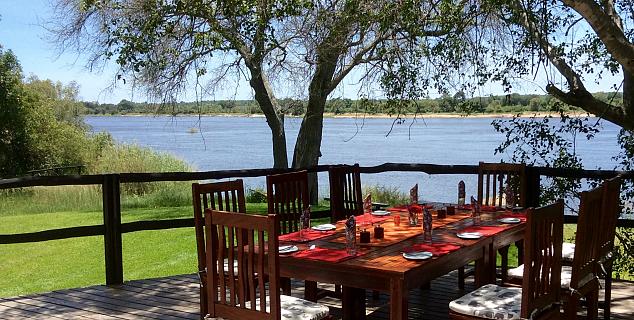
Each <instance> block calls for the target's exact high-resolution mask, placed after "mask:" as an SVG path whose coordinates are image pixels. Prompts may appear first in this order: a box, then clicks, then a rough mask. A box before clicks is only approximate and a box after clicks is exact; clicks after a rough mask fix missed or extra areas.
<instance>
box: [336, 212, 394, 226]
mask: <svg viewBox="0 0 634 320" xmlns="http://www.w3.org/2000/svg"><path fill="white" fill-rule="evenodd" d="M388 219H391V217H389V216H378V217H377V216H373V215H371V214H362V215H360V216H355V217H354V221H355V223H356V224H357V226H359V225H360V224H368V223H370V224H371V223H380V222H383V221H385V220H388ZM337 223H346V220H339V221H337Z"/></svg>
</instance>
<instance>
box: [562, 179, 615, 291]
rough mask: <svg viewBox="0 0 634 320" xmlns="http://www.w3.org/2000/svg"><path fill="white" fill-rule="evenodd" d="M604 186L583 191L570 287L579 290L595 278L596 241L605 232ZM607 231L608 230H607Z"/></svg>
mask: <svg viewBox="0 0 634 320" xmlns="http://www.w3.org/2000/svg"><path fill="white" fill-rule="evenodd" d="M604 194H605V193H604V186H599V187H597V188H594V189H592V190H590V191H583V192H581V202H580V203H579V219H578V220H577V232H576V233H575V255H574V258H573V259H572V275H571V280H570V287H571V288H573V289H575V290H579V289H581V288H582V287H583V286H585V285H588V284H591V281H592V280H593V279H594V278H595V271H596V269H595V268H596V263H597V253H596V243H597V241H598V240H599V234H600V233H601V232H603V231H604V230H603V226H602V225H600V224H602V222H601V221H600V220H599V219H600V218H601V208H602V206H603V200H604ZM606 232H607V231H606Z"/></svg>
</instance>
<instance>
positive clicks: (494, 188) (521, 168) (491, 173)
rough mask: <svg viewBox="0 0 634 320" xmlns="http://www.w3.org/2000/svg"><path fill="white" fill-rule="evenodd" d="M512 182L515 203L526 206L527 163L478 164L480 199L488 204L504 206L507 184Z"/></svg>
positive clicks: (484, 203) (482, 202)
mask: <svg viewBox="0 0 634 320" xmlns="http://www.w3.org/2000/svg"><path fill="white" fill-rule="evenodd" d="M509 183H510V186H511V188H513V194H514V196H515V199H513V200H514V202H515V205H518V206H520V207H526V188H527V184H526V183H527V182H526V165H525V164H523V163H521V164H516V163H484V162H480V164H479V165H478V201H480V204H482V205H487V206H502V204H505V202H503V199H505V198H504V197H503V195H504V191H505V188H506V185H507V184H509Z"/></svg>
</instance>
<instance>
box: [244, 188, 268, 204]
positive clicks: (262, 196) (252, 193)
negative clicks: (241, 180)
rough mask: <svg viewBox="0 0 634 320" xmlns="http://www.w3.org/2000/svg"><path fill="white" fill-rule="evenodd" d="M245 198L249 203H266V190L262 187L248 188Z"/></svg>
mask: <svg viewBox="0 0 634 320" xmlns="http://www.w3.org/2000/svg"><path fill="white" fill-rule="evenodd" d="M245 200H246V202H248V203H266V191H265V190H264V189H262V188H255V189H248V190H247V195H246V199H245Z"/></svg>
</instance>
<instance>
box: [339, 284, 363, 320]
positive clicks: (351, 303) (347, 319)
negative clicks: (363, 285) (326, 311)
mask: <svg viewBox="0 0 634 320" xmlns="http://www.w3.org/2000/svg"><path fill="white" fill-rule="evenodd" d="M341 290H342V292H341V293H342V295H341V296H342V297H341V304H342V308H343V319H344V320H356V319H359V320H364V319H365V290H364V289H358V288H352V287H345V286H344V287H342V289H341Z"/></svg>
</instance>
